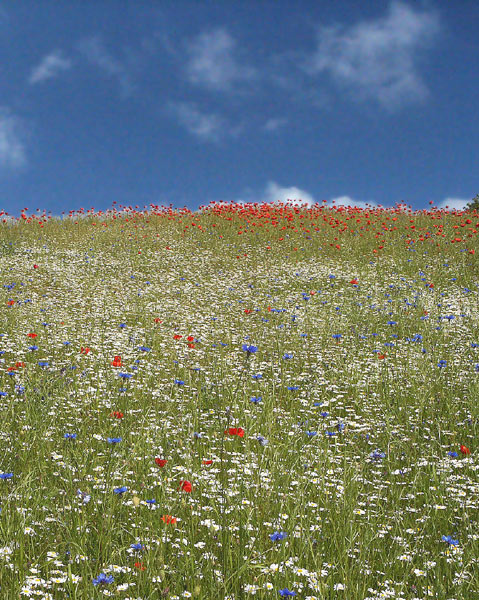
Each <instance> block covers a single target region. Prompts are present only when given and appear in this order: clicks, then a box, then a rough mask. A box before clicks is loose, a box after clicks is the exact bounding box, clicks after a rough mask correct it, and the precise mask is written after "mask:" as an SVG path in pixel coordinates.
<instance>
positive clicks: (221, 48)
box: [185, 28, 256, 91]
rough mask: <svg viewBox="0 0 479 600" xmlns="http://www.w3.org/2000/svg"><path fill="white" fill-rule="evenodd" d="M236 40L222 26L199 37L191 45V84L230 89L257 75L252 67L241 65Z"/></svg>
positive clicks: (189, 73) (189, 66)
mask: <svg viewBox="0 0 479 600" xmlns="http://www.w3.org/2000/svg"><path fill="white" fill-rule="evenodd" d="M236 53H237V52H236V42H235V40H234V39H233V38H232V37H231V35H230V34H229V33H228V32H227V31H226V30H225V29H223V28H219V29H215V30H213V31H211V32H208V33H202V34H201V35H199V36H197V37H196V38H195V39H194V40H193V41H192V42H191V43H190V44H189V45H188V62H187V64H186V66H185V69H186V75H187V77H188V79H189V80H190V81H191V82H192V83H196V84H199V85H203V86H205V87H208V88H211V89H213V90H220V91H229V90H231V89H232V87H233V84H234V83H237V82H239V81H247V80H251V79H253V78H254V77H255V74H256V72H255V70H254V69H253V68H252V67H248V66H243V65H241V64H239V62H238V60H237V58H236V56H235V55H236Z"/></svg>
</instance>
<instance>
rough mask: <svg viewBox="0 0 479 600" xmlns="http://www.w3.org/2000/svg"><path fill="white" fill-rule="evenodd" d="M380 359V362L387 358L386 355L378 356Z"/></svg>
mask: <svg viewBox="0 0 479 600" xmlns="http://www.w3.org/2000/svg"><path fill="white" fill-rule="evenodd" d="M378 358H379V360H382V359H383V358H386V355H385V354H378Z"/></svg>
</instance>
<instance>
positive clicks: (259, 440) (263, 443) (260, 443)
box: [256, 435, 269, 447]
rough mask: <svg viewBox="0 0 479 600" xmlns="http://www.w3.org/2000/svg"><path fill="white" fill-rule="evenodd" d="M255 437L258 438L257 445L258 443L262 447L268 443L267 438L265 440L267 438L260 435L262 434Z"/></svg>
mask: <svg viewBox="0 0 479 600" xmlns="http://www.w3.org/2000/svg"><path fill="white" fill-rule="evenodd" d="M256 439H257V440H258V442H259V445H260V446H263V447H264V446H267V445H268V444H269V440H267V439H266V438H265V437H264V436H262V435H258V436H257V437H256Z"/></svg>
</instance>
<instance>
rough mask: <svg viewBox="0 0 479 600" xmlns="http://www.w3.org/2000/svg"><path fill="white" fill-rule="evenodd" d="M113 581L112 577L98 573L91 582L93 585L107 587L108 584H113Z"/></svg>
mask: <svg viewBox="0 0 479 600" xmlns="http://www.w3.org/2000/svg"><path fill="white" fill-rule="evenodd" d="M113 581H114V579H113V575H105V573H100V575H98V577H97V578H96V579H94V580H93V585H108V584H109V583H113Z"/></svg>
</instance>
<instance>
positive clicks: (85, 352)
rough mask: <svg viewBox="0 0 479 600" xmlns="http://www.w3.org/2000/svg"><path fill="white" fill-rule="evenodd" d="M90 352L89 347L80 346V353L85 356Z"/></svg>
mask: <svg viewBox="0 0 479 600" xmlns="http://www.w3.org/2000/svg"><path fill="white" fill-rule="evenodd" d="M89 352H90V348H84V347H83V346H82V347H81V348H80V354H85V356H86V355H87V354H88V353H89Z"/></svg>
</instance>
